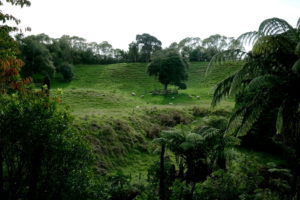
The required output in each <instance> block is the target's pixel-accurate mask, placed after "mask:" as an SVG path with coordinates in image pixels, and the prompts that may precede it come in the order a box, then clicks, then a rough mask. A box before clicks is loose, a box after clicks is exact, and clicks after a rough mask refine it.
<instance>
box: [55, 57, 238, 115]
mask: <svg viewBox="0 0 300 200" xmlns="http://www.w3.org/2000/svg"><path fill="white" fill-rule="evenodd" d="M207 65H208V63H200V62H195V63H191V64H190V66H189V80H188V81H187V82H186V84H187V89H186V90H180V91H179V93H178V94H176V95H168V96H160V95H156V96H153V95H152V94H151V91H153V90H159V89H162V85H161V84H160V83H159V82H158V81H157V80H155V78H154V77H149V76H148V75H147V73H146V69H147V64H145V63H119V64H111V65H77V66H75V68H74V73H75V78H74V80H73V81H72V82H70V83H66V82H63V81H60V79H59V77H58V78H57V79H56V80H55V81H54V82H53V84H52V85H53V86H52V88H54V89H55V88H63V90H64V94H63V95H62V104H66V105H69V106H70V107H71V110H72V111H73V112H74V113H75V114H76V115H86V114H114V113H118V114H120V111H121V110H122V111H123V112H122V113H123V114H124V113H126V111H132V110H133V109H136V108H137V107H138V108H142V107H151V106H157V107H184V106H191V105H199V106H205V107H208V106H209V104H210V101H211V97H212V93H213V88H214V86H215V85H216V83H217V82H219V81H221V80H223V79H224V78H226V77H227V76H229V75H230V74H231V73H233V72H234V71H236V70H237V69H238V68H239V66H238V65H231V66H229V65H228V66H222V67H221V66H218V67H215V68H214V70H213V71H212V72H211V73H209V74H208V75H207V76H206V75H205V71H206V67H207ZM170 88H174V87H172V86H170ZM132 93H135V94H136V96H133V95H132ZM197 96H199V97H198V98H197ZM230 105H231V103H230V101H226V102H225V103H223V106H225V107H227V106H230Z"/></svg>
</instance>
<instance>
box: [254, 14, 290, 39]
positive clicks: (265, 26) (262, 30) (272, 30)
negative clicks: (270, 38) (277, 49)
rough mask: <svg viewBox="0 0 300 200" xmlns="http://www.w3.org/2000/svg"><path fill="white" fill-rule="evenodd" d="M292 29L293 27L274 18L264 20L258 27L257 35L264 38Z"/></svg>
mask: <svg viewBox="0 0 300 200" xmlns="http://www.w3.org/2000/svg"><path fill="white" fill-rule="evenodd" d="M292 29H293V27H292V26H291V25H290V24H289V23H287V22H286V21H285V20H283V19H279V18H276V17H274V18H270V19H266V20H264V21H263V22H262V23H261V24H260V26H259V29H258V33H259V34H261V35H264V36H266V35H276V34H280V33H284V32H287V31H288V30H292Z"/></svg>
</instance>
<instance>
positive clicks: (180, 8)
mask: <svg viewBox="0 0 300 200" xmlns="http://www.w3.org/2000/svg"><path fill="white" fill-rule="evenodd" d="M31 3H32V5H31V7H28V8H27V7H25V8H22V9H21V8H15V7H11V6H7V5H5V6H3V7H2V8H0V9H2V10H3V11H5V12H8V13H10V14H13V15H15V16H16V17H18V18H20V19H21V20H22V23H21V25H20V27H27V26H29V27H31V29H32V31H31V32H30V33H29V34H38V33H46V34H47V35H49V36H50V37H53V38H58V37H61V36H62V35H65V34H66V35H71V36H73V35H76V36H80V37H83V38H85V39H87V41H88V42H98V43H100V42H102V41H105V40H106V41H108V42H109V43H110V44H112V45H113V47H114V48H121V49H127V48H128V44H129V43H130V42H132V41H134V40H135V36H136V35H137V34H142V33H149V34H151V35H153V36H155V37H157V38H158V39H159V40H161V41H162V43H163V46H164V47H166V46H168V45H169V44H170V43H172V42H178V41H180V40H181V39H183V38H185V37H200V38H201V39H204V38H206V37H208V36H209V35H212V34H217V33H218V34H221V35H225V36H233V37H238V36H239V35H240V34H242V33H244V32H248V31H253V30H257V28H258V26H259V24H260V22H262V21H263V20H264V19H267V18H271V17H279V18H282V19H285V20H286V21H288V22H289V23H290V24H291V25H292V26H295V25H296V22H297V20H298V18H299V17H300V0H31ZM27 34H28V33H27Z"/></svg>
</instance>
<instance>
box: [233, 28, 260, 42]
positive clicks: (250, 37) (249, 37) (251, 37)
mask: <svg viewBox="0 0 300 200" xmlns="http://www.w3.org/2000/svg"><path fill="white" fill-rule="evenodd" d="M258 38H259V33H258V32H257V31H251V32H247V33H244V34H242V35H240V36H239V37H238V38H237V40H239V41H240V42H241V43H242V44H245V45H253V44H254V43H255V42H256V41H257V39H258Z"/></svg>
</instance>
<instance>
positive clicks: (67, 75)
mask: <svg viewBox="0 0 300 200" xmlns="http://www.w3.org/2000/svg"><path fill="white" fill-rule="evenodd" d="M73 68H74V67H73V65H71V64H68V63H63V64H61V65H60V66H59V72H60V73H61V74H62V75H63V78H64V80H65V81H71V80H72V79H73V77H74V72H73Z"/></svg>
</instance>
